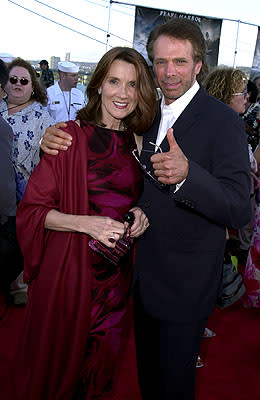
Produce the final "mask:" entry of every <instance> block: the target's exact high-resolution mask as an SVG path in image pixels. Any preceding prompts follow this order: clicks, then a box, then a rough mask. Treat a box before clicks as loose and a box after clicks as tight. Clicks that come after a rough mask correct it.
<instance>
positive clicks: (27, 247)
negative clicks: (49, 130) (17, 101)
mask: <svg viewBox="0 0 260 400" xmlns="http://www.w3.org/2000/svg"><path fill="white" fill-rule="evenodd" d="M58 161H59V160H58V157H54V156H47V155H44V157H43V158H42V160H41V161H40V163H39V164H38V166H37V167H36V168H35V170H34V172H33V173H32V175H31V177H30V179H29V182H28V184H27V187H26V191H25V194H24V196H23V198H22V201H21V202H20V204H19V206H18V208H17V216H16V229H17V236H18V240H19V244H20V247H21V250H22V253H23V256H24V265H25V279H26V280H29V281H30V280H31V279H32V278H33V277H35V276H36V275H37V272H38V271H37V269H38V266H39V264H40V260H41V258H42V253H43V249H44V240H45V235H46V232H45V228H44V224H45V218H46V215H47V213H48V212H49V211H50V210H52V209H58V204H59V186H58V177H59V167H58V164H59V162H58Z"/></svg>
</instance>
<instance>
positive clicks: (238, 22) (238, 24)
mask: <svg viewBox="0 0 260 400" xmlns="http://www.w3.org/2000/svg"><path fill="white" fill-rule="evenodd" d="M239 27H240V20H238V21H237V38H236V47H235V53H234V61H233V68H235V66H236V56H237V44H238V35H239Z"/></svg>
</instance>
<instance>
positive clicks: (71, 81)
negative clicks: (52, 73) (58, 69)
mask: <svg viewBox="0 0 260 400" xmlns="http://www.w3.org/2000/svg"><path fill="white" fill-rule="evenodd" d="M61 77H62V79H63V83H64V84H65V86H66V87H67V88H68V89H72V88H75V87H76V86H77V83H78V73H77V72H76V73H72V72H62V73H61Z"/></svg>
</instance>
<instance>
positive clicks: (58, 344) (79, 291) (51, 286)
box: [14, 47, 156, 400]
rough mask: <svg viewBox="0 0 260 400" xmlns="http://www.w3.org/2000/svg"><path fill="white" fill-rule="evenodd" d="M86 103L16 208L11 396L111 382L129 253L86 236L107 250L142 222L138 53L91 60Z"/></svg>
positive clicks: (142, 94)
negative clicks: (110, 256) (119, 253)
mask: <svg viewBox="0 0 260 400" xmlns="http://www.w3.org/2000/svg"><path fill="white" fill-rule="evenodd" d="M87 95H88V99H89V102H88V104H87V106H86V107H84V108H83V109H82V110H80V111H79V113H78V120H77V121H76V122H75V121H69V122H68V127H67V132H69V133H70V135H72V137H73V141H74V145H75V146H72V147H71V149H69V150H68V151H67V152H61V153H60V154H59V155H58V156H56V157H52V156H48V155H44V157H43V159H42V160H41V162H40V164H39V166H38V167H37V168H36V170H35V171H34V173H33V174H32V176H31V178H30V182H29V184H28V187H27V190H26V193H25V196H24V198H23V200H22V202H21V204H20V206H19V210H18V213H17V231H18V236H19V240H20V244H21V248H22V251H23V254H24V258H25V279H26V281H27V282H28V283H30V296H29V301H28V305H27V307H26V317H25V323H24V327H23V329H22V335H21V338H20V341H19V344H18V351H17V355H16V357H15V371H14V372H15V375H14V377H15V388H16V399H19V400H22V399H24V400H25V399H26V400H35V399H44V400H61V399H62V400H70V399H88V400H89V399H101V398H103V396H105V395H106V393H107V392H108V391H109V390H110V389H111V387H112V384H113V382H114V379H115V375H116V367H117V360H118V358H119V356H120V349H121V348H122V344H123V341H124V339H125V338H126V337H127V335H128V333H129V326H130V325H129V324H130V323H131V318H130V314H129V313H128V308H129V291H130V284H131V278H132V256H133V254H132V251H130V252H129V253H128V255H127V256H126V257H125V258H123V259H122V260H121V263H120V265H119V267H116V266H114V265H112V264H111V263H110V262H109V261H106V260H105V259H104V258H103V257H102V256H101V255H97V254H96V253H94V252H93V251H92V250H91V249H90V247H89V246H88V243H89V240H90V239H91V238H94V239H98V240H99V241H100V242H101V243H102V244H104V245H106V246H107V247H108V248H114V247H115V244H116V242H117V241H118V240H119V239H120V238H121V237H122V235H123V234H124V232H125V229H126V227H127V224H125V225H124V223H123V216H124V215H125V214H126V213H127V212H128V211H129V210H131V211H132V212H133V213H134V215H135V222H134V224H133V225H132V227H131V237H133V238H135V237H138V236H140V235H141V234H143V233H144V231H145V229H146V228H147V227H148V225H149V224H148V221H147V218H146V216H145V214H144V213H143V212H142V211H141V210H140V209H138V208H137V207H134V204H135V203H136V201H137V199H138V197H139V193H140V191H141V188H142V178H141V173H140V171H139V164H138V163H137V162H136V160H135V158H134V157H133V155H132V151H133V150H134V149H135V141H134V136H133V132H135V133H137V134H140V133H141V132H143V131H145V130H146V129H147V128H148V127H149V125H151V123H152V121H153V118H154V116H155V111H156V95H155V88H154V83H153V78H152V76H151V75H150V72H149V68H148V66H147V64H146V62H145V60H144V59H143V57H142V56H141V55H140V54H139V53H138V52H136V51H135V50H134V49H130V48H121V47H118V48H114V49H111V50H110V51H109V52H108V53H106V54H105V55H104V56H103V57H102V59H101V60H100V62H99V63H98V65H97V67H96V70H95V72H94V74H93V76H92V78H91V80H90V82H89V85H88V88H87Z"/></svg>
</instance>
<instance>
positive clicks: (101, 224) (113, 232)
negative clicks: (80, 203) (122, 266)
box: [77, 215, 125, 247]
mask: <svg viewBox="0 0 260 400" xmlns="http://www.w3.org/2000/svg"><path fill="white" fill-rule="evenodd" d="M78 224H79V226H78V229H77V230H78V231H79V232H83V233H86V234H88V235H90V236H91V237H92V238H94V239H97V240H99V242H101V243H103V244H105V245H106V246H107V247H115V245H116V242H117V241H118V240H119V239H121V237H122V236H123V235H124V233H125V226H124V224H123V223H122V222H118V221H116V220H114V219H112V218H110V217H101V216H84V215H81V216H78Z"/></svg>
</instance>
